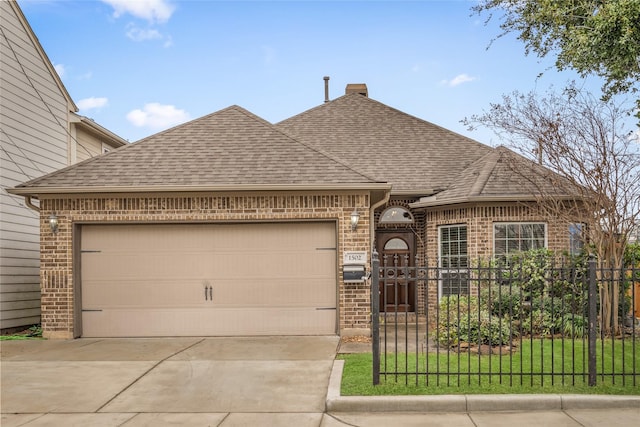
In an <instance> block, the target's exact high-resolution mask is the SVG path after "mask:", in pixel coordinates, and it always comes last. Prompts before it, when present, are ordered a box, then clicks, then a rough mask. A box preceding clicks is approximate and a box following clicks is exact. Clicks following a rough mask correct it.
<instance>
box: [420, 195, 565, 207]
mask: <svg viewBox="0 0 640 427" xmlns="http://www.w3.org/2000/svg"><path fill="white" fill-rule="evenodd" d="M554 197H556V198H561V199H567V200H571V199H575V198H576V197H575V196H569V195H557V196H554ZM538 200H539V198H538V197H536V196H535V195H532V194H519V195H505V196H471V197H456V198H452V199H448V200H446V199H445V200H438V199H434V200H425V201H417V202H415V203H410V204H409V207H410V208H412V209H423V208H434V207H440V206H449V205H459V204H463V203H481V202H484V203H487V202H535V201H538Z"/></svg>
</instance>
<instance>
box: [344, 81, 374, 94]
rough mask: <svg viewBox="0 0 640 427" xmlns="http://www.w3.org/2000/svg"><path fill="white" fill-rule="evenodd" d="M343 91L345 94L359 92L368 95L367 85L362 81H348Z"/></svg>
mask: <svg viewBox="0 0 640 427" xmlns="http://www.w3.org/2000/svg"><path fill="white" fill-rule="evenodd" d="M344 93H345V95H349V94H350V93H359V94H360V95H364V96H366V97H369V91H368V90H367V85H366V84H364V83H349V84H348V85H347V88H346V89H345V90H344Z"/></svg>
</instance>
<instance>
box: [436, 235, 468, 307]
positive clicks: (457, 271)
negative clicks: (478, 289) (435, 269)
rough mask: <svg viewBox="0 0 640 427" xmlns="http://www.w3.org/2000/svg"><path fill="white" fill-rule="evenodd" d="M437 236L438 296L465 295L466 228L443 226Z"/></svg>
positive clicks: (466, 288) (466, 264) (466, 280)
mask: <svg viewBox="0 0 640 427" xmlns="http://www.w3.org/2000/svg"><path fill="white" fill-rule="evenodd" d="M438 234H439V240H440V243H439V245H438V254H439V263H440V283H439V285H440V286H439V288H440V289H439V295H440V296H443V295H465V294H467V293H468V292H469V272H468V270H467V269H468V267H469V254H468V253H467V226H466V225H459V224H458V225H443V226H441V227H439V233H438Z"/></svg>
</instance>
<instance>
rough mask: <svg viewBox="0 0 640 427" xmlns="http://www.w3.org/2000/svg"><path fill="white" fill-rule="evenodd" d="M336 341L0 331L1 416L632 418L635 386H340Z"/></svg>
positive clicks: (415, 421) (126, 421)
mask: <svg viewBox="0 0 640 427" xmlns="http://www.w3.org/2000/svg"><path fill="white" fill-rule="evenodd" d="M338 345H339V338H338V337H334V336H331V337H254V338H172V339H104V340H101V339H79V340H73V341H3V342H1V343H0V356H1V364H0V369H1V372H0V373H1V392H2V393H1V399H0V404H1V408H0V409H1V412H2V420H1V422H0V424H1V425H2V427H10V426H30V427H34V426H75V425H77V426H98V427H99V426H129V427H131V426H163V425H183V426H191V425H193V426H202V425H204V426H219V427H232V426H276V427H277V426H296V427H297V426H300V427H307V426H309V427H311V426H313V427H318V426H322V427H337V426H347V425H348V426H389V425H402V426H412V425H416V426H417V425H420V426H438V425H447V426H452V425H453V426H469V427H472V426H500V425H509V426H513V425H514V424H516V425H518V427H522V426H527V425H532V426H534V425H535V426H537V427H539V426H555V425H558V426H563V425H567V426H600V425H607V426H614V427H616V426H625V427H628V426H630V425H637V424H638V420H640V396H622V397H615V396H613V397H610V396H537V395H533V396H504V395H501V396H435V397H415V396H403V397H379V398H378V397H374V398H372V397H369V398H363V397H343V396H340V392H339V390H340V379H341V369H342V365H341V361H335V362H336V363H334V359H335V355H336V352H337V350H338ZM514 411H516V412H514Z"/></svg>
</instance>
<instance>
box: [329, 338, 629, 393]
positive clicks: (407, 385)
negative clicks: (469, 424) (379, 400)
mask: <svg viewBox="0 0 640 427" xmlns="http://www.w3.org/2000/svg"><path fill="white" fill-rule="evenodd" d="M631 343H632V342H631V341H630V340H629V341H625V342H624V343H623V342H622V341H619V340H616V341H611V340H607V341H604V345H603V342H602V341H599V342H598V345H597V372H598V376H597V378H596V379H597V383H596V386H594V387H589V386H588V375H587V372H588V359H587V352H586V345H587V344H586V342H582V341H575V342H574V341H570V340H565V341H563V340H560V339H555V340H548V339H542V340H540V339H536V340H533V341H530V340H525V341H523V342H522V343H520V344H519V348H517V349H516V351H514V352H513V353H510V354H506V355H502V356H499V355H486V356H479V355H476V354H469V353H466V352H465V353H461V354H458V353H457V352H453V351H451V352H448V353H447V352H444V353H443V352H440V353H429V354H428V355H425V354H423V353H422V354H419V355H416V354H410V355H409V356H408V357H407V356H406V355H404V354H397V355H396V354H387V356H386V358H385V356H384V355H382V357H381V375H380V385H377V386H373V384H372V355H371V353H364V354H349V355H340V356H339V358H340V359H344V360H345V367H344V372H343V377H342V394H343V395H360V396H362V395H412V394H482V393H486V394H491V393H496V394H504V393H592V394H640V342H638V341H636V348H635V352H634V351H633V350H634V349H633V346H632V345H631ZM623 353H624V357H623ZM396 366H397V367H398V369H397V371H398V372H409V373H410V374H409V375H405V374H395V373H394V372H396V369H395V368H396ZM634 371H635V372H636V374H635V375H634V374H633V372H634ZM384 372H386V374H385V373H384ZM416 372H417V374H416ZM426 372H429V375H427V374H426ZM436 372H438V373H439V374H436ZM458 372H459V374H458ZM541 372H542V373H544V374H541ZM573 372H575V374H572V373H573ZM612 373H615V374H621V373H625V375H624V376H621V375H612ZM634 382H635V383H634Z"/></svg>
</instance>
